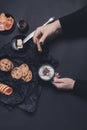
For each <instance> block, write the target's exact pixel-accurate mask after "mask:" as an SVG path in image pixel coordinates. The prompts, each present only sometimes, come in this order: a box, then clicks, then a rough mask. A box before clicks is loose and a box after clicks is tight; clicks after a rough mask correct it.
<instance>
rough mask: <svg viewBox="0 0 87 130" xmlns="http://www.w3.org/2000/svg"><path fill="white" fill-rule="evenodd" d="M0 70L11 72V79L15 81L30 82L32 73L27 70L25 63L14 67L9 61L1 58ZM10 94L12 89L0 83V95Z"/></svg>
mask: <svg viewBox="0 0 87 130" xmlns="http://www.w3.org/2000/svg"><path fill="white" fill-rule="evenodd" d="M0 70H1V71H3V72H11V76H12V78H13V79H16V80H19V79H22V80H23V81H24V82H29V81H31V80H32V72H31V70H30V69H29V66H28V65H27V64H25V63H24V64H21V65H20V66H19V67H14V64H13V62H12V61H11V60H9V59H7V58H3V59H1V60H0ZM12 92H13V89H12V87H10V86H8V85H6V84H3V83H0V93H2V94H5V95H10V94H12Z"/></svg>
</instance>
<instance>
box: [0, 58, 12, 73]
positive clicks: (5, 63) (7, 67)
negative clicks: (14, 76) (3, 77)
mask: <svg viewBox="0 0 87 130" xmlns="http://www.w3.org/2000/svg"><path fill="white" fill-rule="evenodd" d="M13 67H14V65H13V63H12V62H11V61H10V60H9V59H7V58H4V59H2V60H0V70H1V71H5V72H8V71H11V70H12V69H13Z"/></svg>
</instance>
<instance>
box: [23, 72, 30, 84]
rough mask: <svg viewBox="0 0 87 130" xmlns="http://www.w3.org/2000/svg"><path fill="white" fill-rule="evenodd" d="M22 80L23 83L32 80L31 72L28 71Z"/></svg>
mask: <svg viewBox="0 0 87 130" xmlns="http://www.w3.org/2000/svg"><path fill="white" fill-rule="evenodd" d="M22 80H24V81H25V82H29V81H31V80H32V72H31V71H30V70H29V71H28V74H27V75H26V76H25V77H22Z"/></svg>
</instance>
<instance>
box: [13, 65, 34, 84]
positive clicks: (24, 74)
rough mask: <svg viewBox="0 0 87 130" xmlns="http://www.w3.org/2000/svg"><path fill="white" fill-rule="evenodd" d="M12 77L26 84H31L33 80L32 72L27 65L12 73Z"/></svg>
mask: <svg viewBox="0 0 87 130" xmlns="http://www.w3.org/2000/svg"><path fill="white" fill-rule="evenodd" d="M11 76H12V77H13V78H14V79H17V80H18V79H22V80H23V81H25V82H29V81H31V79H32V72H31V70H30V69H29V67H28V65H27V64H22V65H20V66H19V67H15V68H14V69H13V70H12V71H11Z"/></svg>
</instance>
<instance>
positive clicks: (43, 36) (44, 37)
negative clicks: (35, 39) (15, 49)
mask: <svg viewBox="0 0 87 130" xmlns="http://www.w3.org/2000/svg"><path fill="white" fill-rule="evenodd" d="M46 38H47V35H46V34H45V33H44V34H43V35H42V37H41V38H40V41H39V42H40V43H44V42H45V40H46Z"/></svg>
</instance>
